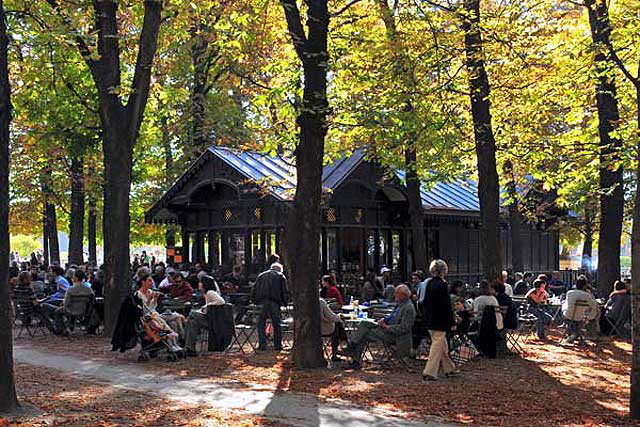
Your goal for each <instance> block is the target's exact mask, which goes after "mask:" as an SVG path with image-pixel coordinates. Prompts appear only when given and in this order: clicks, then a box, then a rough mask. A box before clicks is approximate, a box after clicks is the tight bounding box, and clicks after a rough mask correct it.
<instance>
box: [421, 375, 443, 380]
mask: <svg viewBox="0 0 640 427" xmlns="http://www.w3.org/2000/svg"><path fill="white" fill-rule="evenodd" d="M438 379H439V378H438V377H432V376H431V375H424V374H422V381H438Z"/></svg>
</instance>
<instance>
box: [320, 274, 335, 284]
mask: <svg viewBox="0 0 640 427" xmlns="http://www.w3.org/2000/svg"><path fill="white" fill-rule="evenodd" d="M322 281H323V282H327V283H328V284H330V285H331V286H335V284H336V283H335V281H334V280H333V276H331V275H329V274H326V275H324V276H322Z"/></svg>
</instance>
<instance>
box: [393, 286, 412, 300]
mask: <svg viewBox="0 0 640 427" xmlns="http://www.w3.org/2000/svg"><path fill="white" fill-rule="evenodd" d="M410 297H411V291H410V290H409V287H408V286H407V285H398V286H397V287H396V301H397V302H404V301H406V300H408V299H409V298H410Z"/></svg>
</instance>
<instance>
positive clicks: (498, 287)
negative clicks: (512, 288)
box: [493, 280, 507, 294]
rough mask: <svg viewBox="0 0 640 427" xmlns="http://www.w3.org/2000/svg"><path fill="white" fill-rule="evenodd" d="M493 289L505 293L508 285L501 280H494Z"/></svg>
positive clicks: (498, 292)
mask: <svg viewBox="0 0 640 427" xmlns="http://www.w3.org/2000/svg"><path fill="white" fill-rule="evenodd" d="M493 289H494V290H495V291H496V293H497V294H504V293H505V292H506V290H507V287H506V286H505V285H504V283H502V282H501V281H499V280H496V281H494V282H493Z"/></svg>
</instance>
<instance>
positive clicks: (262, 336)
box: [251, 262, 289, 351]
mask: <svg viewBox="0 0 640 427" xmlns="http://www.w3.org/2000/svg"><path fill="white" fill-rule="evenodd" d="M251 299H252V300H253V302H254V303H256V304H258V305H261V306H262V310H260V315H259V316H258V340H259V344H258V350H259V351H266V350H267V333H266V322H267V316H268V317H269V318H270V319H271V324H272V325H273V348H274V349H275V350H276V351H280V350H282V325H281V324H280V321H281V313H280V306H281V305H282V304H286V303H287V302H288V301H289V291H288V288H287V278H286V277H285V276H284V274H282V264H280V263H279V262H274V263H273V264H271V268H270V269H269V270H267V271H264V272H262V273H260V275H258V277H257V278H256V283H255V285H254V286H253V290H252V292H251Z"/></svg>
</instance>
